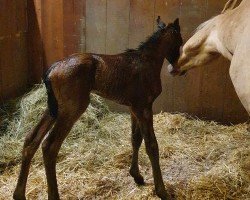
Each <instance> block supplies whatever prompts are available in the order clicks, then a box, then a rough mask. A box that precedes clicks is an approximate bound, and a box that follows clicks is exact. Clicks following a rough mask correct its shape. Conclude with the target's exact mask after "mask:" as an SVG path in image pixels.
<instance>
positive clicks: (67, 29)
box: [63, 0, 77, 57]
mask: <svg viewBox="0 0 250 200" xmlns="http://www.w3.org/2000/svg"><path fill="white" fill-rule="evenodd" d="M63 41H64V43H63V44H64V47H63V50H64V56H65V57H66V56H68V55H70V54H72V53H74V52H75V51H76V49H77V36H76V19H75V1H74V0H67V1H64V3H63Z"/></svg>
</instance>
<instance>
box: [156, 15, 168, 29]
mask: <svg viewBox="0 0 250 200" xmlns="http://www.w3.org/2000/svg"><path fill="white" fill-rule="evenodd" d="M156 22H157V27H158V29H164V28H165V27H166V24H165V23H164V22H163V21H161V17H160V16H158V18H157V20H156Z"/></svg>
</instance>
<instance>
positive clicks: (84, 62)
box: [44, 54, 96, 117]
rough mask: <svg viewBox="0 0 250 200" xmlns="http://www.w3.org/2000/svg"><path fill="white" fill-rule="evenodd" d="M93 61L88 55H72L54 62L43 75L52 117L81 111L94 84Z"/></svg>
mask: <svg viewBox="0 0 250 200" xmlns="http://www.w3.org/2000/svg"><path fill="white" fill-rule="evenodd" d="M95 64H96V63H95V60H94V59H93V58H92V57H91V56H90V55H89V54H74V55H72V56H70V57H68V58H66V59H64V60H61V61H59V62H56V63H55V64H53V65H52V66H51V68H50V69H49V70H48V72H47V73H46V75H45V78H44V82H45V84H46V88H47V93H48V105H49V108H50V113H51V114H52V116H54V117H55V116H56V114H57V110H56V109H55V105H57V107H58V112H59V113H60V112H67V113H68V112H72V113H74V112H75V111H77V110H79V109H81V107H82V106H83V105H85V102H88V100H89V93H90V91H91V89H92V87H93V84H94V76H95V69H96V67H95Z"/></svg>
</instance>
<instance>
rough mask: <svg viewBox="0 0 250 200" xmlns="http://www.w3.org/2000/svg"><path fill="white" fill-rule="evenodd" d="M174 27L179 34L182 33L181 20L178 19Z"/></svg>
mask: <svg viewBox="0 0 250 200" xmlns="http://www.w3.org/2000/svg"><path fill="white" fill-rule="evenodd" d="M174 27H175V29H176V30H177V31H178V32H180V31H181V27H180V22H179V18H177V19H176V20H175V21H174Z"/></svg>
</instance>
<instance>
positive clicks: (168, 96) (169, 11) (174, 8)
mask: <svg viewBox="0 0 250 200" xmlns="http://www.w3.org/2000/svg"><path fill="white" fill-rule="evenodd" d="M179 12H180V0H172V1H166V0H156V2H155V16H156V17H157V16H161V19H162V21H164V22H165V23H166V24H168V23H171V22H173V21H174V20H175V19H176V18H177V17H178V16H179ZM156 17H155V18H156ZM154 23H155V24H156V21H155V20H154ZM155 27H156V25H155ZM168 64H169V63H168V62H167V60H166V59H165V62H164V65H163V67H162V71H161V82H162V93H161V95H160V96H159V97H158V98H157V99H156V101H155V103H154V112H156V113H158V112H160V111H167V112H174V111H176V110H174V109H173V101H174V98H173V81H174V77H172V76H171V75H170V74H169V73H168V71H167V65H168Z"/></svg>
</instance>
